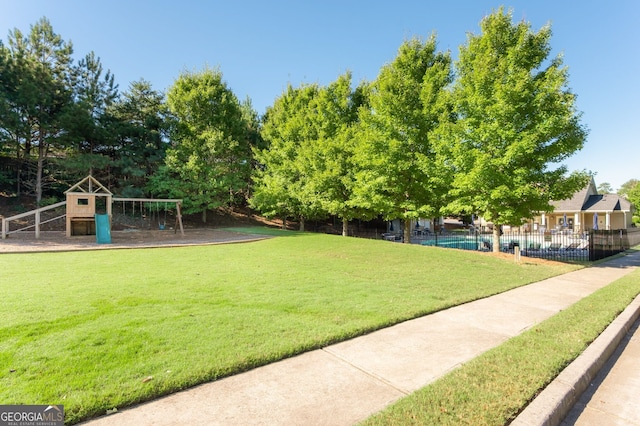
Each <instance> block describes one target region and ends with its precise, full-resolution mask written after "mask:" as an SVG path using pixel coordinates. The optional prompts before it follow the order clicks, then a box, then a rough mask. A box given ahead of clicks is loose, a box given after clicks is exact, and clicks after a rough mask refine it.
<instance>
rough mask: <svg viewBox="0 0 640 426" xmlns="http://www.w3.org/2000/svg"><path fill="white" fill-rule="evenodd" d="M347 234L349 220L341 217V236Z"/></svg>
mask: <svg viewBox="0 0 640 426" xmlns="http://www.w3.org/2000/svg"><path fill="white" fill-rule="evenodd" d="M348 235H349V220H347V219H345V218H342V236H343V237H346V236H348Z"/></svg>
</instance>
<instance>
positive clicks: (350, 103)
mask: <svg viewBox="0 0 640 426" xmlns="http://www.w3.org/2000/svg"><path fill="white" fill-rule="evenodd" d="M365 104H366V96H365V86H364V85H360V86H359V87H357V88H355V90H354V89H353V88H352V85H351V73H349V72H347V73H345V74H344V75H341V76H340V77H338V79H337V80H336V81H334V82H333V83H331V84H329V85H328V86H326V87H322V88H321V89H320V91H319V93H318V96H317V97H316V98H315V99H314V102H313V105H314V106H313V108H312V110H313V112H314V114H313V115H311V116H310V117H309V120H311V122H312V123H313V124H314V126H315V128H316V135H317V138H316V139H314V140H310V141H308V144H307V145H306V146H305V147H303V148H302V149H301V150H300V153H299V156H300V160H299V163H300V167H301V168H302V169H303V170H305V174H306V175H307V176H308V177H309V179H308V182H307V184H306V185H305V186H304V187H303V188H302V190H301V196H302V197H304V198H305V199H306V200H307V202H308V203H309V204H312V205H313V204H316V203H317V204H319V205H320V207H321V208H322V210H324V211H326V212H327V213H329V214H332V215H335V216H337V217H338V218H340V219H341V220H342V235H343V236H346V235H347V233H348V232H347V231H348V224H349V221H350V220H352V219H355V218H361V219H364V218H369V217H371V216H372V215H373V214H374V213H373V212H371V211H366V210H364V209H362V208H361V207H360V206H358V205H357V204H356V203H355V202H354V191H355V186H356V174H357V171H358V163H357V161H355V152H356V148H357V136H356V128H357V125H358V112H359V109H360V108H361V107H362V106H363V105H365Z"/></svg>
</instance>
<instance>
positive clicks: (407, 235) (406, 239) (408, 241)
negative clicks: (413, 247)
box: [404, 219, 411, 244]
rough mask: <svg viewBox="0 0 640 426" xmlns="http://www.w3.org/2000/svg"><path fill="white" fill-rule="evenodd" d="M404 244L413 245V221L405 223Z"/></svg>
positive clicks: (409, 220) (408, 220)
mask: <svg viewBox="0 0 640 426" xmlns="http://www.w3.org/2000/svg"><path fill="white" fill-rule="evenodd" d="M404 243H405V244H411V219H405V221H404Z"/></svg>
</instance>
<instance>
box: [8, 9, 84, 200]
mask: <svg viewBox="0 0 640 426" xmlns="http://www.w3.org/2000/svg"><path fill="white" fill-rule="evenodd" d="M8 49H9V50H8V52H9V56H10V59H9V60H10V62H11V63H12V69H13V72H12V73H8V74H7V78H12V77H15V76H19V78H18V79H14V81H13V86H12V88H11V90H10V91H9V92H8V93H7V92H5V93H6V95H7V97H6V98H5V102H7V104H8V105H9V109H10V110H11V111H13V112H14V113H15V114H17V115H18V116H19V120H18V121H17V122H9V125H14V126H15V127H13V129H10V133H11V134H12V135H13V136H14V137H15V138H16V142H17V146H18V151H19V153H18V157H20V158H29V157H30V156H31V155H32V154H33V152H32V151H33V150H34V149H35V150H36V158H37V160H36V161H37V163H36V164H37V168H36V178H35V183H34V185H33V190H34V192H35V194H36V202H37V203H38V204H40V201H41V199H42V190H43V172H44V168H45V161H46V159H47V158H48V156H49V154H50V152H51V151H52V150H58V151H59V150H61V149H63V148H64V138H63V135H64V129H65V127H66V123H68V120H69V118H70V116H71V110H72V106H73V97H72V87H71V86H72V73H71V54H72V52H73V48H72V45H71V43H68V42H65V41H64V40H63V39H62V37H60V36H59V35H58V34H56V33H55V32H54V31H53V28H52V26H51V24H50V23H49V21H48V20H47V19H46V18H42V19H40V20H39V21H38V22H37V23H36V24H35V25H33V26H32V27H31V31H30V33H29V35H28V36H24V35H23V34H22V33H21V32H20V31H19V30H18V29H15V30H13V31H12V32H10V34H9V39H8ZM1 78H2V79H3V81H2V84H1V86H2V87H5V88H6V87H8V84H7V81H5V80H4V79H5V76H4V75H3V76H2V77H1ZM27 126H28V133H23V132H24V130H25V129H26V127H27Z"/></svg>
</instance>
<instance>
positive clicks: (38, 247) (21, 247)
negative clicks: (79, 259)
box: [0, 228, 268, 253]
mask: <svg viewBox="0 0 640 426" xmlns="http://www.w3.org/2000/svg"><path fill="white" fill-rule="evenodd" d="M264 238H268V237H266V236H264V235H253V234H244V233H239V232H231V231H226V230H224V229H206V228H205V229H185V231H184V236H182V235H181V234H180V232H179V231H178V232H177V233H176V232H174V231H173V230H165V231H141V230H132V231H113V232H112V233H111V243H110V244H98V243H97V242H96V237H95V235H86V236H85V235H83V236H74V237H71V238H67V237H66V234H65V232H64V231H43V232H41V233H40V239H36V238H35V233H33V232H24V233H16V234H12V235H10V236H9V237H8V238H7V239H5V240H0V253H25V252H47V251H74V250H104V249H124V248H129V249H131V248H150V247H178V246H192V245H208V244H223V243H233V242H247V241H254V240H259V239H264Z"/></svg>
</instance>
